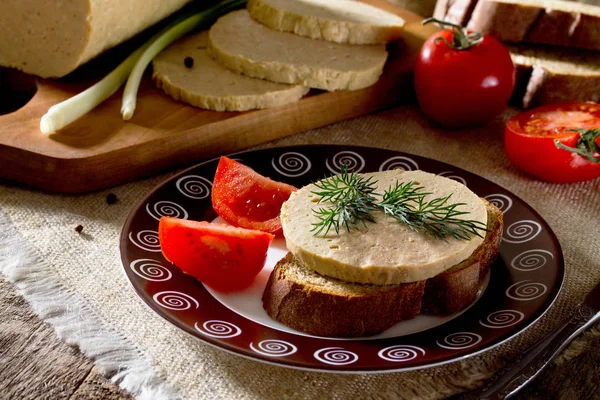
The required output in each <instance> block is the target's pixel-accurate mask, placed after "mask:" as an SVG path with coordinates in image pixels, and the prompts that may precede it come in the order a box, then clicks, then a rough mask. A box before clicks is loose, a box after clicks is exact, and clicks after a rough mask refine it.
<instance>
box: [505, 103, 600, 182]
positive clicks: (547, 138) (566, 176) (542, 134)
mask: <svg viewBox="0 0 600 400" xmlns="http://www.w3.org/2000/svg"><path fill="white" fill-rule="evenodd" d="M599 128H600V105H598V104H596V103H591V102H589V103H561V104H552V105H546V106H542V107H538V108H535V109H532V110H529V111H526V112H523V113H520V114H517V115H515V116H513V117H512V118H511V119H510V120H509V121H508V122H507V124H506V129H505V132H504V147H505V150H506V155H507V156H508V158H509V159H510V160H511V161H512V162H513V163H514V164H515V165H516V166H517V167H519V168H520V169H522V170H523V171H525V172H528V173H529V174H531V175H533V176H535V177H536V178H538V179H541V180H543V181H547V182H554V183H571V182H580V181H587V180H591V179H595V178H597V177H599V176H600V154H598V149H600V137H599V135H600V130H599ZM575 130H577V131H575ZM555 141H557V142H558V144H556V143H555Z"/></svg>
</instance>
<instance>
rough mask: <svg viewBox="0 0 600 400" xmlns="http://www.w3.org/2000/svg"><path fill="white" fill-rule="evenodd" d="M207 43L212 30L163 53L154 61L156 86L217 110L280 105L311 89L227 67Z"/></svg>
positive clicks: (177, 98) (186, 39) (179, 43)
mask: <svg viewBox="0 0 600 400" xmlns="http://www.w3.org/2000/svg"><path fill="white" fill-rule="evenodd" d="M207 43H208V31H204V32H200V33H196V34H193V35H190V36H187V37H185V38H182V39H180V40H178V41H177V42H175V43H173V44H172V45H171V46H169V47H168V48H167V49H165V50H164V51H163V52H161V53H160V54H159V55H158V56H157V57H156V58H155V59H154V61H153V63H152V66H153V74H152V77H153V80H154V82H155V84H156V86H158V87H159V88H161V89H162V90H163V91H164V92H165V93H167V94H168V95H169V96H171V97H173V98H174V99H176V100H180V101H183V102H185V103H188V104H191V105H193V106H196V107H201V108H205V109H209V110H215V111H246V110H251V109H260V108H269V107H277V106H281V105H284V104H288V103H292V102H295V101H297V100H299V99H300V98H301V97H302V96H303V95H305V94H306V93H307V92H308V90H309V89H308V88H306V87H304V86H300V85H296V86H292V85H286V84H282V83H274V82H269V81H266V80H262V79H255V78H250V77H247V76H243V75H239V74H236V73H235V72H232V71H230V70H228V69H225V68H224V67H222V66H221V65H220V64H219V63H217V62H216V61H214V60H213V59H212V58H211V57H210V56H209V55H208V53H207V51H206V46H207ZM186 59H187V63H188V64H187V66H186Z"/></svg>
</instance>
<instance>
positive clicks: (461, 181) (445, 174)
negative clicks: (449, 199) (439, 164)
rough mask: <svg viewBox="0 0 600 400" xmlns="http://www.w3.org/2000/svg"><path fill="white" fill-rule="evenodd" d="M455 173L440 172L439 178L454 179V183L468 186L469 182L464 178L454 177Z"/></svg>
mask: <svg viewBox="0 0 600 400" xmlns="http://www.w3.org/2000/svg"><path fill="white" fill-rule="evenodd" d="M453 174H454V171H444V172H440V173H439V174H438V176H443V177H444V178H448V179H452V180H453V181H456V182H460V183H462V184H463V185H465V186H467V181H466V180H465V178H463V177H462V176H458V175H453Z"/></svg>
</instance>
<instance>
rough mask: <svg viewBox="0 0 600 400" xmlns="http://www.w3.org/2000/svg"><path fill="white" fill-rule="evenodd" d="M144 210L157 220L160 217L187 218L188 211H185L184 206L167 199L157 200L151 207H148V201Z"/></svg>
mask: <svg viewBox="0 0 600 400" xmlns="http://www.w3.org/2000/svg"><path fill="white" fill-rule="evenodd" d="M146 211H148V214H150V216H151V217H152V218H154V219H155V220H157V221H159V220H160V217H175V218H181V219H187V218H188V212H187V211H185V208H183V207H182V206H180V205H179V204H177V203H173V202H172V201H167V200H161V201H157V202H156V203H154V205H153V206H152V207H150V203H147V204H146Z"/></svg>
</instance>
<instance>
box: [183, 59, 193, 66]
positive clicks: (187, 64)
mask: <svg viewBox="0 0 600 400" xmlns="http://www.w3.org/2000/svg"><path fill="white" fill-rule="evenodd" d="M183 65H185V67H186V68H192V67H193V66H194V59H193V58H192V57H186V58H185V59H184V60H183Z"/></svg>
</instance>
